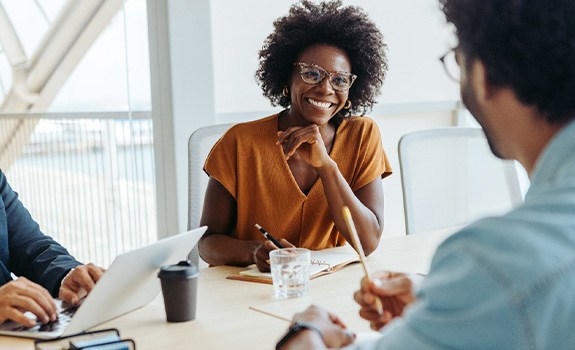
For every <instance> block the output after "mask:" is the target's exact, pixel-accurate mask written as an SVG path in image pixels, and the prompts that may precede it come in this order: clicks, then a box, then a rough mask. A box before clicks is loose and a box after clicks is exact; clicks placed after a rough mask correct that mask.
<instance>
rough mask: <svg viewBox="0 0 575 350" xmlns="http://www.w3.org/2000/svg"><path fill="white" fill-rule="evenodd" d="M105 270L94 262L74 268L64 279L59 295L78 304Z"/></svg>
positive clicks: (68, 301)
mask: <svg viewBox="0 0 575 350" xmlns="http://www.w3.org/2000/svg"><path fill="white" fill-rule="evenodd" d="M104 272H105V270H104V269H103V268H101V267H98V266H96V265H94V264H92V263H90V264H86V265H81V266H78V267H76V268H74V269H72V270H71V271H70V272H69V273H68V274H67V275H66V277H64V279H63V280H62V285H61V286H60V292H59V293H58V297H59V298H60V299H62V300H63V301H65V302H67V303H68V304H72V305H78V303H79V302H80V299H82V298H83V297H85V296H86V295H87V294H88V293H90V291H92V289H93V288H94V286H95V285H96V282H98V280H99V279H100V277H102V275H103V274H104Z"/></svg>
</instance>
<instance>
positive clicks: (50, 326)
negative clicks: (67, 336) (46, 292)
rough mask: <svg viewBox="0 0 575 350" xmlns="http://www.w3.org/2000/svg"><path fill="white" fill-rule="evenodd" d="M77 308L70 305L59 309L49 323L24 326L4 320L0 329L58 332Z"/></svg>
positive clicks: (67, 322)
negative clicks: (54, 318) (52, 320)
mask: <svg viewBox="0 0 575 350" xmlns="http://www.w3.org/2000/svg"><path fill="white" fill-rule="evenodd" d="M76 310H78V308H77V307H71V308H67V309H64V310H62V311H60V313H59V314H58V319H57V320H56V321H54V322H49V323H45V324H44V323H40V322H38V323H36V325H35V326H33V327H30V328H28V327H24V326H22V325H20V324H18V323H16V322H12V321H6V322H4V323H2V324H0V330H3V331H13V332H58V331H59V330H63V329H64V328H66V326H68V324H70V321H71V320H72V316H73V315H74V314H75V313H76Z"/></svg>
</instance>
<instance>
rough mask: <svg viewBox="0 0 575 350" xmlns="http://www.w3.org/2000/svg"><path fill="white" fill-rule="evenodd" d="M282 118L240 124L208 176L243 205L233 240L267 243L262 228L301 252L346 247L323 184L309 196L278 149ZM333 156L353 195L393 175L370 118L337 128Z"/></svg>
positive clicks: (217, 152)
mask: <svg viewBox="0 0 575 350" xmlns="http://www.w3.org/2000/svg"><path fill="white" fill-rule="evenodd" d="M277 131H278V114H275V115H272V116H269V117H266V118H263V119H259V120H255V121H251V122H246V123H240V124H236V125H234V126H233V127H232V128H230V130H228V131H227V132H226V133H225V134H224V135H223V136H222V138H221V139H220V140H219V141H218V142H217V143H216V144H215V145H214V147H213V148H212V150H211V151H210V154H209V155H208V158H207V160H206V163H205V165H204V171H205V172H206V173H207V174H208V175H209V176H211V177H212V178H214V179H216V180H217V181H219V182H220V183H221V184H222V185H223V186H224V187H225V188H226V189H227V190H228V192H229V193H230V194H231V195H232V196H233V197H234V198H235V200H236V202H237V222H236V227H235V230H234V232H233V233H232V235H233V236H234V237H236V238H239V239H245V240H263V239H264V237H263V236H262V234H261V233H260V232H259V231H258V230H257V229H256V228H255V226H254V225H255V224H256V223H258V224H260V225H261V226H262V227H264V228H265V229H266V230H267V231H268V232H269V233H271V234H272V235H273V236H275V237H277V238H285V239H287V240H288V241H289V242H291V243H292V244H294V245H296V246H298V247H304V248H308V249H313V250H317V249H324V248H330V247H335V246H339V245H343V244H345V239H344V238H343V236H342V235H341V234H340V233H339V232H338V231H337V229H336V228H335V225H334V223H333V220H332V218H331V214H330V213H329V208H328V204H327V200H326V197H325V194H324V190H323V185H322V182H321V179H319V178H318V180H317V181H316V182H315V183H314V184H313V186H312V187H311V189H310V190H309V193H308V194H307V195H305V194H304V193H303V192H302V191H301V190H300V188H299V186H298V185H297V183H296V181H295V178H294V177H293V175H292V173H291V170H290V168H289V166H288V164H287V162H286V160H285V159H284V155H283V151H282V149H281V146H280V145H276V141H277ZM330 157H331V158H332V159H333V160H334V161H335V162H336V163H337V165H338V167H339V170H340V172H341V173H342V175H343V177H344V178H345V179H346V180H347V182H348V184H349V185H350V187H351V189H352V191H357V190H358V189H360V188H361V187H363V186H365V185H367V184H368V183H370V182H371V181H373V180H374V179H376V178H379V177H381V178H384V177H386V176H388V175H390V174H391V167H390V165H389V161H388V159H387V156H386V154H385V152H384V150H383V147H382V145H381V136H380V133H379V129H378V128H377V125H376V124H375V122H374V121H373V120H372V119H369V118H367V117H350V118H345V119H344V121H343V123H342V124H341V125H340V126H339V127H338V128H337V131H336V135H335V139H334V143H333V146H332V149H331V152H330Z"/></svg>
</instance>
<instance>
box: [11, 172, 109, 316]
mask: <svg viewBox="0 0 575 350" xmlns="http://www.w3.org/2000/svg"><path fill="white" fill-rule="evenodd" d="M103 273H104V270H103V269H102V268H100V267H97V266H95V265H93V264H87V265H83V264H82V263H80V262H78V261H77V260H76V259H74V257H73V256H71V255H70V253H68V251H67V250H66V249H65V248H64V247H62V246H61V245H60V244H58V243H57V242H56V241H54V240H53V239H52V238H51V237H49V236H47V235H45V234H44V233H42V231H41V230H40V227H39V226H38V223H36V221H34V219H33V218H32V216H31V215H30V213H29V212H28V210H27V209H26V208H25V207H24V206H23V205H22V203H21V202H20V200H19V199H18V194H17V193H16V192H14V191H13V190H12V188H11V187H10V185H9V184H8V181H7V180H6V176H5V175H4V173H3V172H2V171H1V170H0V323H2V322H4V321H6V320H12V321H14V322H17V323H19V324H22V325H24V326H26V327H32V326H34V325H35V324H36V322H35V321H34V320H32V319H30V318H29V317H26V316H25V315H24V313H25V312H26V311H29V312H31V313H33V314H34V315H36V317H37V319H38V321H40V322H42V323H49V322H52V321H55V320H56V319H57V309H56V304H55V302H54V299H53V298H54V297H59V298H60V299H62V300H64V301H65V302H67V303H70V304H73V305H76V304H78V303H79V301H80V299H81V298H82V297H84V296H85V295H86V293H89V292H90V291H91V290H92V288H94V285H95V283H96V282H97V281H98V280H99V279H100V277H101V276H102V274H103ZM12 275H15V276H17V277H18V278H17V279H13V278H12Z"/></svg>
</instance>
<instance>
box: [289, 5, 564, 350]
mask: <svg viewBox="0 0 575 350" xmlns="http://www.w3.org/2000/svg"><path fill="white" fill-rule="evenodd" d="M440 3H441V7H442V10H443V12H444V13H445V15H446V17H447V20H448V22H450V23H452V24H453V25H454V27H455V29H456V34H457V37H458V40H459V44H458V46H457V47H456V48H455V49H454V51H453V53H454V54H455V56H456V59H457V62H458V64H459V66H460V71H459V72H458V73H457V74H456V75H454V76H455V77H456V78H457V79H458V80H460V84H461V97H462V100H463V102H464V103H465V105H466V106H467V108H468V109H469V111H470V112H471V113H472V114H473V116H474V117H475V119H477V121H478V122H479V124H480V125H481V126H482V127H483V130H484V131H485V134H486V137H487V139H488V141H489V144H490V147H491V149H492V151H493V153H494V154H496V155H498V156H499V157H501V158H504V159H516V160H518V161H519V162H520V163H521V164H522V165H523V166H524V168H525V169H526V170H527V172H528V174H529V177H530V179H531V187H530V189H529V191H528V193H527V195H526V197H525V202H524V204H523V205H522V206H520V207H518V208H516V209H514V210H512V211H511V212H509V213H508V214H506V215H503V216H501V217H490V218H485V219H482V220H479V221H477V222H475V223H473V224H471V225H470V226H468V227H466V228H464V229H463V230H461V231H459V232H457V233H455V234H454V235H453V236H451V237H450V238H448V239H447V240H446V241H445V242H443V243H442V244H441V245H440V246H439V248H438V249H437V251H436V254H435V256H434V258H433V261H432V264H431V268H430V271H429V274H428V275H427V277H426V278H425V279H424V280H423V281H420V283H419V284H418V283H416V282H414V279H412V278H411V276H408V275H406V274H401V273H393V272H383V273H380V274H379V275H378V276H377V277H376V278H375V280H374V281H368V280H366V279H364V280H363V281H362V283H361V289H360V290H358V291H357V292H356V293H355V295H354V298H355V300H356V301H357V302H358V303H359V304H360V305H361V309H360V315H361V316H362V317H363V318H365V319H367V320H368V321H369V322H370V323H371V327H372V328H373V329H376V330H381V332H382V336H381V338H380V340H379V341H378V343H377V344H363V345H359V344H358V346H361V348H362V349H366V348H377V349H575V332H573V329H572V328H571V327H573V324H575V298H573V295H575V272H574V271H575V16H574V15H573V14H574V13H575V2H574V1H572V0H515V1H499V0H441V1H440ZM376 298H379V299H380V300H381V302H382V304H383V306H384V313H383V314H382V315H379V314H378V313H377V312H376V309H375V300H376ZM291 330H292V331H291V332H289V333H288V335H287V336H286V337H284V338H283V340H282V341H281V342H280V343H279V345H278V348H281V349H302V348H306V349H309V348H317V349H323V348H326V347H330V348H332V347H333V348H337V347H340V346H342V345H345V344H348V343H350V342H351V341H352V340H353V337H350V336H349V335H348V333H347V332H345V328H344V326H343V323H342V322H341V321H340V320H339V319H338V318H337V317H335V316H334V315H331V314H329V313H328V312H327V311H325V310H323V309H320V308H317V307H311V308H309V309H308V310H306V311H305V312H303V313H300V314H298V315H296V316H295V317H294V324H293V326H292V327H291Z"/></svg>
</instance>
